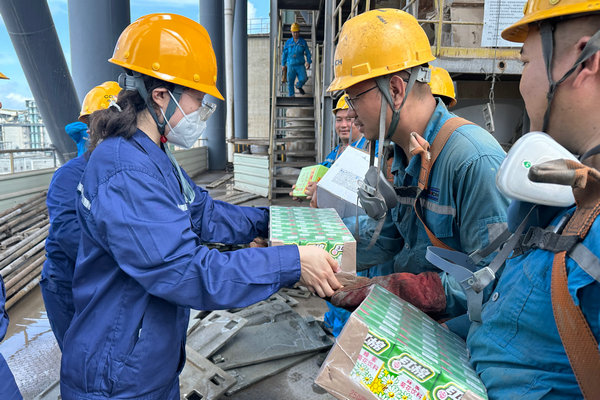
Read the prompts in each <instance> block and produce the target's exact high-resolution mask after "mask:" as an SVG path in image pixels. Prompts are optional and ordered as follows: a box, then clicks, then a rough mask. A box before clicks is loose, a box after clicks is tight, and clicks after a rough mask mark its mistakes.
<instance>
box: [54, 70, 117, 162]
mask: <svg viewBox="0 0 600 400" xmlns="http://www.w3.org/2000/svg"><path fill="white" fill-rule="evenodd" d="M120 91H121V88H120V87H119V84H118V83H117V82H114V81H108V82H104V83H103V84H101V85H98V86H96V87H94V88H93V89H92V90H90V91H89V92H88V93H87V94H86V95H85V98H84V99H83V104H82V105H81V112H80V113H79V118H77V121H75V122H71V123H70V124H67V125H66V126H65V132H67V134H68V135H69V136H70V137H71V139H73V141H74V142H75V144H76V145H77V157H79V156H81V155H82V154H83V153H85V152H86V151H87V149H88V144H89V137H88V131H89V129H88V125H89V116H90V114H91V113H93V112H94V111H97V110H103V109H105V108H108V106H109V105H110V104H111V102H116V101H117V95H118V94H119V92H120Z"/></svg>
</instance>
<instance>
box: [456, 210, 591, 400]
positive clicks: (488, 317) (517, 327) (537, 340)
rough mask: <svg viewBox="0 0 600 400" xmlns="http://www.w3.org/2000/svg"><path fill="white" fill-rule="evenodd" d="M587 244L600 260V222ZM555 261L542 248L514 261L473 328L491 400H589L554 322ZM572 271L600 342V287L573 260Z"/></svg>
mask: <svg viewBox="0 0 600 400" xmlns="http://www.w3.org/2000/svg"><path fill="white" fill-rule="evenodd" d="M566 212H567V209H564V210H563V211H562V212H560V213H559V214H558V216H556V217H555V218H554V219H553V220H552V221H551V222H550V225H552V226H554V225H556V223H557V222H558V220H559V219H560V218H561V217H562V215H564V214H565V213H566ZM583 244H584V245H585V246H586V247H587V248H588V249H589V250H590V251H592V253H594V255H596V257H598V256H600V218H596V221H595V222H594V223H593V225H592V227H591V229H590V231H589V233H588V235H587V236H586V238H585V239H584V241H583ZM553 258H554V254H553V253H551V252H549V251H546V250H540V249H535V250H530V251H529V252H526V253H525V254H523V255H521V256H518V257H515V258H509V259H508V260H507V261H506V264H505V267H504V272H503V273H502V276H501V277H500V280H499V282H498V285H497V286H496V288H495V291H494V293H493V294H492V296H491V297H490V299H489V300H488V301H487V303H485V304H484V306H483V309H482V313H481V318H482V322H481V323H472V324H471V329H470V331H469V336H468V338H467V346H468V348H469V350H470V352H471V363H472V364H473V366H474V367H475V370H476V371H477V373H478V374H479V375H480V377H481V379H482V381H483V384H484V385H485V387H486V388H487V390H488V395H489V398H490V399H539V398H544V399H556V400H559V399H560V400H562V399H575V398H583V396H582V394H581V392H580V390H579V387H578V385H577V381H576V380H575V376H574V375H573V371H572V369H571V366H570V364H569V360H568V359H567V355H566V353H565V350H564V347H563V345H562V342H561V340H560V336H559V335H558V329H557V328H556V323H555V320H554V317H553V315H554V313H553V311H552V301H551V291H550V283H551V275H552V262H553ZM566 267H567V276H568V284H567V286H568V289H569V293H570V294H571V296H572V298H573V301H574V302H575V304H576V305H578V306H579V307H580V308H581V309H582V311H583V315H584V316H585V318H586V319H587V321H588V324H589V325H590V328H591V331H592V334H593V335H594V336H595V338H596V341H600V301H599V299H600V283H598V282H597V281H595V280H594V279H593V278H592V277H591V276H590V275H588V274H587V273H585V272H584V271H583V270H582V269H581V268H580V267H579V266H578V265H577V263H575V261H573V260H572V259H571V258H569V257H567V262H566ZM593 373H596V374H598V371H594V372H593Z"/></svg>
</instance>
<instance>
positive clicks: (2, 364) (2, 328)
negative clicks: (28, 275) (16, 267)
mask: <svg viewBox="0 0 600 400" xmlns="http://www.w3.org/2000/svg"><path fill="white" fill-rule="evenodd" d="M5 303H6V290H5V289H4V280H2V276H0V341H1V340H2V339H4V336H5V335H6V331H7V329H8V314H7V313H6V309H5V308H4V304H5ZM0 399H2V400H21V399H23V397H22V396H21V392H19V388H18V386H17V383H16V382H15V377H14V376H13V374H12V372H11V371H10V368H8V364H7V363H6V360H5V359H4V356H3V355H2V354H0Z"/></svg>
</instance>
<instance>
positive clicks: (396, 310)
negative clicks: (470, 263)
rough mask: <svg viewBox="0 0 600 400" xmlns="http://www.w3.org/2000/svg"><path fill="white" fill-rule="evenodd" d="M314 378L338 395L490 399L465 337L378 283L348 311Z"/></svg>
mask: <svg viewBox="0 0 600 400" xmlns="http://www.w3.org/2000/svg"><path fill="white" fill-rule="evenodd" d="M316 383H317V384H319V385H320V386H322V387H323V388H325V389H326V390H327V391H329V392H330V393H331V394H333V395H334V396H336V397H337V398H338V399H353V400H357V399H360V400H375V399H402V400H423V399H432V400H433V399H435V400H459V399H462V400H468V399H471V400H473V399H477V400H482V399H487V396H486V390H485V388H484V386H483V384H482V383H481V381H480V379H479V377H478V376H477V374H476V373H475V371H474V370H473V369H472V367H471V366H470V364H469V362H468V353H467V349H466V346H465V343H464V341H462V340H461V339H460V338H458V337H457V336H456V335H454V334H453V333H451V332H449V331H448V330H446V329H445V328H443V327H441V326H440V325H439V324H437V323H436V322H435V321H433V320H432V319H431V318H429V317H428V316H427V315H426V314H425V313H423V312H421V311H420V310H418V309H417V308H415V307H414V306H413V305H411V304H410V303H407V302H405V301H404V300H402V299H400V298H398V297H397V296H395V295H393V294H392V293H390V292H388V291H387V290H385V289H383V288H382V287H380V286H374V287H373V289H372V290H371V293H370V294H369V296H368V297H367V298H366V299H365V300H364V301H363V303H362V304H361V305H360V307H359V308H358V309H356V310H355V311H354V312H353V313H352V315H351V316H350V319H349V320H348V322H347V323H346V325H345V327H344V329H343V331H342V333H341V334H340V336H338V338H337V341H336V344H335V346H334V347H333V348H332V349H331V351H330V352H329V355H328V357H327V359H326V360H325V362H324V363H323V366H322V368H321V371H320V372H319V375H318V376H317V379H316Z"/></svg>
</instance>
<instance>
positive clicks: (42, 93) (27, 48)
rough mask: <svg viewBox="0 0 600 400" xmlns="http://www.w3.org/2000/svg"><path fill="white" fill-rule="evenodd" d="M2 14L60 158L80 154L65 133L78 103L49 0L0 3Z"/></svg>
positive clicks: (13, 0) (73, 118)
mask: <svg viewBox="0 0 600 400" xmlns="http://www.w3.org/2000/svg"><path fill="white" fill-rule="evenodd" d="M0 14H2V19H3V20H4V24H5V25H6V30H7V31H8V34H9V36H10V40H11V42H12V44H13V46H14V48H15V50H16V52H17V56H18V57H19V62H20V63H21V67H22V68H23V72H24V73H25V77H26V78H27V82H28V83H29V88H30V89H31V92H32V93H33V97H34V98H35V101H36V104H37V106H38V108H39V110H40V113H41V115H42V118H43V120H44V125H45V127H46V130H47V131H48V135H49V136H50V139H51V140H52V144H53V145H54V146H55V147H56V150H57V155H58V158H59V159H60V161H61V162H63V163H64V162H65V161H67V160H69V159H70V158H72V157H74V156H75V155H76V154H77V149H76V147H75V143H74V142H73V140H71V138H70V137H69V136H68V135H67V133H66V132H65V130H64V127H65V125H66V124H68V123H71V122H73V121H74V120H75V119H76V118H77V117H78V116H79V110H80V105H79V100H78V99H77V93H76V92H75V86H74V85H73V80H72V79H71V74H70V73H69V69H68V67H67V63H66V61H65V56H64V54H63V52H62V48H61V46H60V42H59V40H58V35H57V34H56V29H55V28H54V22H53V21H52V15H51V14H50V9H49V8H48V3H47V2H46V1H35V0H0Z"/></svg>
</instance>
